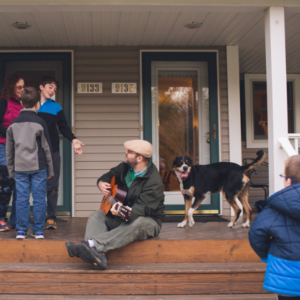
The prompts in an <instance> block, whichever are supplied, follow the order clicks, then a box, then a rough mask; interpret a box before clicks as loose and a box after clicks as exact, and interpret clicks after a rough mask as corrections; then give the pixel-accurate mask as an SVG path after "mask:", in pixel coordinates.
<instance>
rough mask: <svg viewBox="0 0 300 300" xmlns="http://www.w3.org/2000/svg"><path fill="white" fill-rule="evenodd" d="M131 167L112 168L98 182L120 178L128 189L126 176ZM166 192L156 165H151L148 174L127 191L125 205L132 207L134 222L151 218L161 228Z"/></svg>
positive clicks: (131, 219)
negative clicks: (115, 177) (140, 218)
mask: <svg viewBox="0 0 300 300" xmlns="http://www.w3.org/2000/svg"><path fill="white" fill-rule="evenodd" d="M128 169H129V166H128V165H127V164H126V163H124V162H123V163H120V164H119V165H118V166H117V167H115V168H112V169H111V170H110V171H109V172H108V173H106V174H104V175H102V176H101V177H100V178H99V179H98V181H97V185H98V183H99V181H104V182H108V183H109V182H110V180H111V178H112V177H113V176H117V177H119V178H120V180H121V182H122V183H123V186H124V187H126V183H125V179H124V178H125V176H126V174H127V172H128ZM164 200H165V196H164V191H163V182H162V180H161V176H160V175H159V172H158V170H157V168H156V167H155V165H154V164H153V163H151V165H150V166H149V168H148V171H147V173H146V174H145V175H144V176H142V177H137V178H135V179H134V181H133V182H132V184H131V186H130V188H129V189H128V191H127V197H126V199H125V201H124V205H128V206H130V207H132V212H131V218H130V219H129V222H133V221H134V220H136V219H137V218H138V217H150V218H152V219H153V220H155V221H156V222H157V223H158V225H159V226H161V225H162V220H163V218H164V216H165V214H164V208H165V206H164Z"/></svg>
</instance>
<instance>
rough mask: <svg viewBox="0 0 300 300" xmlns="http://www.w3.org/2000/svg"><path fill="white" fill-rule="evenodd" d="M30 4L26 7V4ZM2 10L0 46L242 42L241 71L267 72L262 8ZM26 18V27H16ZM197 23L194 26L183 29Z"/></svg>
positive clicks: (293, 44)
mask: <svg viewBox="0 0 300 300" xmlns="http://www.w3.org/2000/svg"><path fill="white" fill-rule="evenodd" d="M27 8H28V7H27ZM75 8H76V7H75V6H74V7H73V8H72V10H70V7H69V10H67V7H65V8H64V10H61V11H53V10H51V9H50V10H47V11H37V10H36V9H37V8H36V9H34V10H31V11H30V10H28V9H24V10H23V11H17V10H16V11H5V12H3V11H1V13H0V27H1V32H0V47H1V48H3V47H7V48H22V47H69V46H71V47H72V46H156V47H162V46H164V47H166V46H167V47H202V46H203V47H209V46H210V47H211V46H225V45H238V46H239V50H240V70H241V73H265V41H264V8H262V7H260V8H259V9H258V8H257V7H256V10H257V11H251V10H249V11H212V10H211V11H210V10H201V9H199V7H198V8H197V9H195V10H187V9H186V8H185V9H183V10H176V9H173V10H157V9H155V10H152V11H149V10H142V11H136V10H133V11H130V10H129V11H103V10H98V11H97V10H94V11H91V10H87V7H85V9H84V10H82V11H78V10H77V9H75ZM15 22H28V23H30V24H31V25H32V26H31V28H29V29H27V30H17V29H14V28H13V27H12V24H13V23H15ZM189 22H199V23H202V27H201V28H199V29H196V30H191V29H187V28H185V27H184V25H185V24H186V23H189ZM286 43H287V69H288V73H300V65H299V62H300V51H299V50H300V13H299V12H297V11H295V12H290V11H286Z"/></svg>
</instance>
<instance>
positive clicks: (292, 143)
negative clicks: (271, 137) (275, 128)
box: [279, 133, 300, 156]
mask: <svg viewBox="0 0 300 300" xmlns="http://www.w3.org/2000/svg"><path fill="white" fill-rule="evenodd" d="M299 139H300V133H289V134H288V137H287V138H285V137H284V138H280V139H279V143H280V145H281V147H282V148H283V149H284V150H285V152H286V153H287V155H288V156H292V155H298V154H299Z"/></svg>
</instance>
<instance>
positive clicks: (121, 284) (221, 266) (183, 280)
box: [0, 263, 266, 295]
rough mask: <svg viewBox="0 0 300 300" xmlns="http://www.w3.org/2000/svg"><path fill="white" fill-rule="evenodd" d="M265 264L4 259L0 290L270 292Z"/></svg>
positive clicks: (30, 292)
mask: <svg viewBox="0 0 300 300" xmlns="http://www.w3.org/2000/svg"><path fill="white" fill-rule="evenodd" d="M265 266H266V265H265V264H264V263H203V264H201V263H190V264H188V263H185V264H180V263H177V264H171V263H168V264H109V265H108V268H107V270H106V271H95V270H92V269H91V267H90V265H88V264H1V265H0V271H1V272H0V294H24V295H37V294H48V295H201V294H245V293H246V294H252V293H256V294H257V293H259V294H260V293H261V294H262V293H265V291H264V290H263V289H262V285H263V280H264V273H265Z"/></svg>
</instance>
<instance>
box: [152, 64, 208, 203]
mask: <svg viewBox="0 0 300 300" xmlns="http://www.w3.org/2000/svg"><path fill="white" fill-rule="evenodd" d="M207 132H209V95H208V73H207V63H205V62H152V142H153V147H154V154H153V162H154V163H155V164H156V166H157V167H158V168H159V172H160V174H161V177H162V180H163V184H164V192H165V204H166V206H172V205H173V206H174V205H178V204H181V205H182V204H183V203H184V201H183V196H182V194H181V192H180V188H179V183H178V180H177V178H176V176H175V174H174V172H173V170H172V162H173V160H174V158H175V157H176V156H185V155H187V156H189V157H190V158H192V160H193V164H200V163H201V164H208V163H210V144H209V139H208V138H209V135H207ZM203 204H211V198H210V195H208V196H207V197H206V199H205V200H204V202H203Z"/></svg>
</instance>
